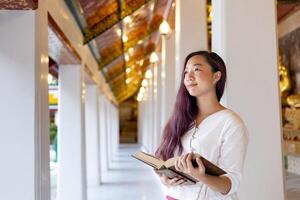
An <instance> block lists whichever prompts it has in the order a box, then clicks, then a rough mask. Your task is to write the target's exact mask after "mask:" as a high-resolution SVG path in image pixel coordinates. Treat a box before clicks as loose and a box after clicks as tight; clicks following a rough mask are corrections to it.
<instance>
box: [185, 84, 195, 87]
mask: <svg viewBox="0 0 300 200" xmlns="http://www.w3.org/2000/svg"><path fill="white" fill-rule="evenodd" d="M196 85H197V84H189V85H187V86H188V87H189V88H190V87H195V86H196Z"/></svg>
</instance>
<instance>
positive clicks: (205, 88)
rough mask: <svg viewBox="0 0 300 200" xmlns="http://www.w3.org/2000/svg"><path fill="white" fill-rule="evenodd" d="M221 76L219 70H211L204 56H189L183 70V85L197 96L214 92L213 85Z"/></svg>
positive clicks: (192, 94) (191, 93)
mask: <svg viewBox="0 0 300 200" xmlns="http://www.w3.org/2000/svg"><path fill="white" fill-rule="evenodd" d="M220 78H221V72H220V71H218V72H213V71H212V68H211V66H210V65H209V64H208V63H207V62H206V59H205V57H203V56H200V55H196V56H193V57H191V58H190V59H189V60H188V62H187V64H186V67H185V71H184V85H185V87H186V89H187V90H188V92H189V94H190V95H191V96H195V97H199V96H202V95H205V94H207V93H209V92H212V91H213V92H215V85H216V83H217V82H218V80H220Z"/></svg>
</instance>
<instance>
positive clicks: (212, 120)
mask: <svg viewBox="0 0 300 200" xmlns="http://www.w3.org/2000/svg"><path fill="white" fill-rule="evenodd" d="M192 135H194V137H193V138H192ZM181 142H182V145H183V154H186V153H189V152H191V151H194V152H196V153H198V154H200V155H202V156H203V157H204V158H206V159H208V160H209V161H211V162H212V163H214V164H216V165H217V166H219V167H220V168H222V169H223V170H225V171H226V172H227V174H225V175H223V176H227V177H228V178H229V179H230V180H231V189H230V191H229V193H228V194H226V195H223V194H221V193H219V192H215V191H214V190H212V189H210V188H209V187H208V186H206V185H205V184H202V183H201V182H198V183H197V184H195V185H179V186H170V187H167V188H166V192H167V195H169V196H171V197H173V198H176V199H179V200H237V199H238V197H237V190H238V188H239V185H240V182H241V179H242V171H243V164H244V159H245V155H246V150H247V146H248V132H247V129H246V126H245V124H244V122H243V121H242V119H241V118H240V117H239V116H238V115H237V114H236V113H234V112H233V111H231V110H229V109H225V110H221V111H218V112H215V113H213V114H211V115H209V116H208V117H206V118H205V119H204V120H203V121H202V122H201V123H200V125H199V126H198V127H193V128H192V129H191V130H189V131H187V133H186V134H184V136H183V137H182V138H181ZM175 152H176V153H175V155H177V156H178V147H177V148H176V149H175Z"/></svg>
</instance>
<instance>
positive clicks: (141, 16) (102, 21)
mask: <svg viewBox="0 0 300 200" xmlns="http://www.w3.org/2000/svg"><path fill="white" fill-rule="evenodd" d="M65 2H66V3H67V5H68V6H69V8H70V10H71V12H72V14H73V15H74V17H75V19H76V21H77V23H78V25H79V27H80V28H81V30H82V34H83V36H84V41H83V44H85V45H88V46H89V47H90V49H91V51H92V52H93V54H94V57H95V59H96V60H97V62H98V66H99V70H100V71H101V73H102V74H103V75H104V77H105V79H106V82H107V83H108V84H109V86H110V87H111V89H112V91H113V93H114V95H115V96H116V99H117V101H118V102H122V101H124V100H126V99H127V98H129V97H131V96H132V95H134V94H136V92H137V91H138V89H139V87H140V85H141V81H142V80H143V78H144V74H145V71H146V70H147V68H148V66H149V65H150V61H149V56H150V54H151V53H152V52H153V51H155V50H156V49H157V41H158V39H159V37H160V35H159V33H158V28H159V25H160V23H161V22H162V21H163V20H164V16H166V13H168V11H169V9H170V7H171V4H172V0H76V1H73V0H65Z"/></svg>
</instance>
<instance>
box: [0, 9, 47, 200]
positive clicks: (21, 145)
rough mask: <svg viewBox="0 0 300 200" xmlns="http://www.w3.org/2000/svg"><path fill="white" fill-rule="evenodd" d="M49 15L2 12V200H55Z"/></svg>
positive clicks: (0, 47)
mask: <svg viewBox="0 0 300 200" xmlns="http://www.w3.org/2000/svg"><path fill="white" fill-rule="evenodd" d="M43 16H45V12H44V9H42V8H40V9H39V10H38V11H7V10H6V11H4V10H2V11H0V44H1V46H0V75H1V78H0V84H1V86H2V87H1V93H2V96H1V99H0V110H1V115H0V124H1V125H0V126H1V140H0V157H1V165H0V177H1V178H0V188H1V189H0V191H1V192H0V199H9V200H17V199H23V200H41V199H45V200H47V199H50V171H49V125H48V123H49V112H48V84H47V74H48V61H47V58H48V57H47V48H46V47H47V21H46V18H42V17H43ZM39 17H41V18H42V19H39ZM20 33H22V34H21V35H20ZM39 39H43V40H39Z"/></svg>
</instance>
